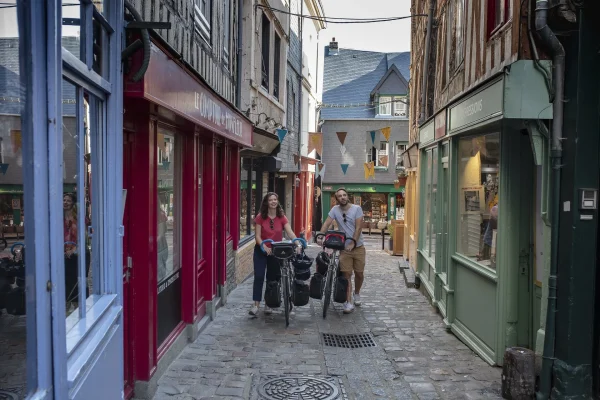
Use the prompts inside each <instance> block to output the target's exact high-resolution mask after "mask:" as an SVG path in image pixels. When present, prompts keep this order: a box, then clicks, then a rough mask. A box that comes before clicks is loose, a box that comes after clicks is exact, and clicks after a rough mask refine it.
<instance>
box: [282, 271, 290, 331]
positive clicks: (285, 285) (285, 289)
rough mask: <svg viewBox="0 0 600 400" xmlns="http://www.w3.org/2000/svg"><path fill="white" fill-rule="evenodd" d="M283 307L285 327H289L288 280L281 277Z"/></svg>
mask: <svg viewBox="0 0 600 400" xmlns="http://www.w3.org/2000/svg"><path fill="white" fill-rule="evenodd" d="M283 307H284V308H285V311H284V312H285V327H286V328H287V327H288V326H289V325H290V279H289V277H288V276H287V275H286V276H284V277H283Z"/></svg>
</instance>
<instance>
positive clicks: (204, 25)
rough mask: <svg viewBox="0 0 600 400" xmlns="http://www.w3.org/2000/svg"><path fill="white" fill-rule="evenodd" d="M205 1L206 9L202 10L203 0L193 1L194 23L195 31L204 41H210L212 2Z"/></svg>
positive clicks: (209, 0)
mask: <svg viewBox="0 0 600 400" xmlns="http://www.w3.org/2000/svg"><path fill="white" fill-rule="evenodd" d="M205 1H206V9H205V10H203V9H202V6H201V4H202V2H203V0H194V22H195V26H196V30H197V31H198V32H199V33H200V35H202V37H203V38H204V39H206V41H210V33H211V27H212V8H213V4H212V0H205Z"/></svg>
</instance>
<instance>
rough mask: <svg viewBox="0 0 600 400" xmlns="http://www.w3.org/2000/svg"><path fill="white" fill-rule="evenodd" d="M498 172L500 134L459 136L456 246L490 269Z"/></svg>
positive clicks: (493, 248)
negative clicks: (460, 137)
mask: <svg viewBox="0 0 600 400" xmlns="http://www.w3.org/2000/svg"><path fill="white" fill-rule="evenodd" d="M499 171H500V134H498V133H493V134H489V135H481V136H475V137H467V138H462V139H460V141H459V145H458V185H459V191H458V198H459V202H458V207H459V210H458V232H457V233H458V236H457V243H456V248H457V252H458V253H461V254H463V255H465V256H467V257H469V258H471V259H472V260H473V261H477V262H479V263H480V264H482V265H485V266H487V267H490V268H495V266H496V240H497V234H498V212H499V210H498V197H499V183H500V175H499Z"/></svg>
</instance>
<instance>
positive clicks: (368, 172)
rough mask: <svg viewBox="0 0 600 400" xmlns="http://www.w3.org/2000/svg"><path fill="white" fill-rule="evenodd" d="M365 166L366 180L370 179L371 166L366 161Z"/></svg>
mask: <svg viewBox="0 0 600 400" xmlns="http://www.w3.org/2000/svg"><path fill="white" fill-rule="evenodd" d="M364 167H365V180H367V179H369V176H371V167H370V166H369V163H368V162H366V163H365V164H364Z"/></svg>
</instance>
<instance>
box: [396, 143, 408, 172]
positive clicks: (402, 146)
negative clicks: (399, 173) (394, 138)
mask: <svg viewBox="0 0 600 400" xmlns="http://www.w3.org/2000/svg"><path fill="white" fill-rule="evenodd" d="M407 148H408V143H406V142H396V168H398V167H399V166H402V153H403V152H405V151H406V149H407Z"/></svg>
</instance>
